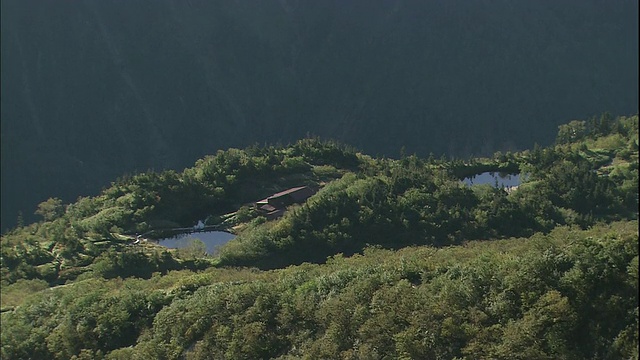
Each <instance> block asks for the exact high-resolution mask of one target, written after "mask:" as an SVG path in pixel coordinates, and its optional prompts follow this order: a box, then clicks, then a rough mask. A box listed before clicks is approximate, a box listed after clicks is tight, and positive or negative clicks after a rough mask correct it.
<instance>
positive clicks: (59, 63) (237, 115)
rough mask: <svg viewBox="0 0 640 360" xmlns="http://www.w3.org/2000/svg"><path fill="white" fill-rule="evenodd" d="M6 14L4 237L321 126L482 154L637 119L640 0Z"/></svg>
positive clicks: (81, 8) (392, 149)
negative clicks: (140, 177) (106, 195)
mask: <svg viewBox="0 0 640 360" xmlns="http://www.w3.org/2000/svg"><path fill="white" fill-rule="evenodd" d="M1 6H2V11H1V16H2V31H1V36H2V39H1V41H0V44H1V46H2V51H1V53H2V67H1V69H0V70H1V71H2V74H1V75H2V94H3V96H2V98H1V105H2V106H1V112H2V114H1V118H2V131H1V133H2V151H1V152H0V153H1V154H2V155H1V156H2V161H1V164H2V197H1V198H2V211H1V216H2V221H1V224H2V230H3V231H4V230H6V229H8V228H11V227H13V226H14V224H15V220H16V218H17V215H18V211H22V215H23V217H24V219H25V220H26V221H27V222H31V221H32V220H35V218H33V217H32V212H33V210H34V209H35V206H36V204H38V203H40V202H42V201H43V200H45V199H47V198H48V197H58V198H61V199H63V200H64V201H65V202H71V201H74V200H75V199H76V198H77V197H78V196H89V195H91V196H93V195H96V194H97V193H99V189H101V188H103V187H105V186H108V184H109V181H111V180H112V179H113V178H115V177H116V176H119V175H121V174H124V173H136V172H140V171H146V170H147V169H155V170H157V171H161V170H164V169H182V168H184V167H186V166H189V164H190V162H191V161H192V160H193V159H195V158H199V157H202V156H204V155H205V154H207V153H210V152H212V151H214V150H215V149H226V148H229V147H239V148H244V147H246V146H248V145H251V144H254V143H259V144H264V143H267V144H274V143H277V142H278V141H281V142H282V143H289V142H293V141H295V140H296V139H299V138H301V137H303V136H305V134H307V133H310V134H312V135H318V136H321V137H323V138H333V139H337V140H340V141H343V142H345V143H348V144H352V145H354V146H356V147H358V148H359V149H361V150H363V151H364V152H366V153H368V154H372V155H382V154H386V155H387V156H397V155H398V152H399V150H400V148H401V147H402V146H403V145H404V146H405V147H406V150H407V152H408V153H416V154H418V155H420V156H427V155H428V154H429V153H430V152H433V153H434V154H436V157H440V155H441V154H443V153H446V154H447V155H448V156H468V155H470V154H476V155H477V154H482V155H485V156H486V155H489V154H492V153H493V152H495V151H497V150H500V151H507V150H512V151H513V150H521V149H526V148H531V147H532V146H533V143H534V142H538V143H540V144H543V145H548V144H550V143H551V142H552V141H553V135H554V129H555V127H556V126H557V125H559V124H561V123H563V122H565V121H567V119H584V118H587V117H589V116H592V115H594V114H598V113H600V112H602V111H611V112H612V113H615V114H633V113H636V112H637V111H638V107H637V98H638V81H637V79H638V17H637V13H638V2H637V1H632V0H620V1H614V2H602V1H591V0H588V1H570V2H554V3H551V2H517V3H514V2H512V1H491V2H486V1H484V2H483V1H477V2H472V3H462V2H456V1H453V2H449V1H447V2H441V1H426V2H415V1H409V2H407V1H384V2H381V3H378V4H375V5H373V4H371V3H370V2H369V1H355V0H350V1H323V2H322V3H315V2H306V1H290V0H287V1H262V2H259V3H258V4H251V5H249V4H247V3H242V2H220V1H213V2H194V1H191V2H184V1H170V0H165V1H155V2H153V3H149V4H141V3H131V2H105V1H97V0H87V1H82V2H73V3H64V4H60V3H52V2H50V1H37V0H27V1H3V2H2V5H1ZM396 139H402V144H399V143H397V140H396ZM212 149H214V150H212Z"/></svg>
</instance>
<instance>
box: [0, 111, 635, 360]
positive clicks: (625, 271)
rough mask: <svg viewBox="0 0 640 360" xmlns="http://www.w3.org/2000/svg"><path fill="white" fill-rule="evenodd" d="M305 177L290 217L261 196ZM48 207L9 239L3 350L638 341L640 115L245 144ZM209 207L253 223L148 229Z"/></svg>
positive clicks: (298, 353) (575, 351)
mask: <svg viewBox="0 0 640 360" xmlns="http://www.w3.org/2000/svg"><path fill="white" fill-rule="evenodd" d="M514 170H516V171H518V172H520V173H522V174H526V177H525V181H524V183H523V184H521V185H520V186H519V187H518V189H517V190H514V191H506V190H505V189H502V188H496V187H493V186H491V185H476V186H471V187H469V186H466V185H464V184H463V183H462V182H461V181H460V179H461V177H464V176H467V175H468V174H470V173H471V174H472V173H474V172H476V171H477V172H483V171H496V172H499V171H508V172H513V171H514ZM299 185H308V186H314V187H315V188H317V189H319V191H318V192H317V193H316V194H315V195H313V196H312V197H311V198H309V199H308V200H307V201H306V202H305V203H303V204H296V205H292V206H290V207H289V208H288V209H287V211H286V213H285V214H284V216H282V217H281V218H278V219H274V220H267V219H266V218H264V217H262V216H260V215H259V213H258V212H256V211H255V210H254V209H253V207H252V205H251V202H252V201H256V200H259V199H262V198H264V197H266V196H268V195H270V194H273V193H275V192H277V191H281V190H283V189H286V188H289V187H292V186H299ZM36 213H37V214H38V215H40V216H42V218H43V220H42V221H41V222H38V223H34V224H30V225H26V226H23V227H18V228H16V229H14V230H12V231H10V232H9V233H7V234H5V235H3V237H2V258H1V261H2V273H1V275H2V278H1V281H2V289H1V291H2V304H1V306H2V329H3V331H2V333H1V336H2V337H1V339H2V353H1V354H2V358H3V359H23V358H43V359H44V358H51V359H71V358H75V359H101V358H107V359H128V358H143V359H147V358H148V359H178V358H193V359H209V358H229V359H270V358H273V359H292V358H309V359H315V358H329V359H362V358H364V359H368V358H380V359H383V358H389V359H391V358H393V359H396V358H397V359H402V358H406V359H410V358H411V359H431V358H433V359H436V358H441V359H453V358H459V359H463V358H468V359H472V358H491V359H514V358H521V359H541V358H562V359H591V358H599V359H620V358H625V359H627V358H631V359H637V358H638V240H639V239H638V222H637V215H638V117H637V115H636V116H632V117H618V118H613V117H611V116H609V115H607V114H605V115H602V116H600V117H596V118H593V119H589V120H587V121H573V122H570V123H569V124H567V125H563V126H561V127H560V129H559V133H558V141H557V144H556V145H555V146H552V147H548V148H540V147H535V148H534V149H531V150H527V151H524V152H518V153H508V154H496V155H495V156H494V157H493V158H492V159H469V160H456V159H454V160H445V159H433V158H429V159H422V158H419V157H417V156H403V157H402V158H400V159H397V160H395V159H386V158H380V159H379V158H372V157H369V156H367V155H363V154H361V153H358V152H357V151H355V150H353V149H350V148H348V147H345V146H342V145H339V144H336V143H332V142H325V141H321V140H318V139H305V140H301V141H299V142H297V143H295V144H292V145H289V146H285V147H251V148H247V149H244V150H239V149H230V150H227V151H219V152H218V153H217V154H215V155H212V156H209V157H205V158H203V159H201V160H198V161H197V162H196V164H195V166H194V167H192V168H188V169H185V170H184V171H183V172H181V173H178V172H175V171H168V172H162V173H154V172H148V173H141V174H137V175H133V176H129V177H125V178H121V179H118V180H117V181H115V182H114V183H113V184H112V186H110V187H109V188H107V189H105V190H104V191H103V192H102V193H101V194H100V195H99V196H97V197H93V198H80V199H78V201H77V202H75V203H72V204H63V203H62V202H61V201H59V200H57V199H49V200H48V201H45V202H43V203H42V204H40V206H39V207H38V209H37V211H36ZM201 219H207V223H208V225H216V226H219V227H221V228H226V229H231V230H232V231H235V232H236V233H237V235H238V236H237V237H236V238H235V239H234V240H231V241H230V242H229V243H227V245H225V246H223V247H222V248H221V249H220V252H219V254H218V255H217V256H215V257H211V256H208V255H206V254H205V252H204V251H203V250H202V244H196V245H194V246H193V247H190V248H186V249H180V250H169V249H165V248H162V247H159V246H157V245H155V244H153V243H152V242H151V241H145V242H141V243H134V241H133V240H134V239H135V234H137V233H149V231H151V230H154V231H157V230H163V229H169V228H174V227H184V226H187V227H188V226H192V225H193V224H194V223H196V222H197V221H198V220H201Z"/></svg>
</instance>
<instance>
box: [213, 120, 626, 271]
mask: <svg viewBox="0 0 640 360" xmlns="http://www.w3.org/2000/svg"><path fill="white" fill-rule="evenodd" d="M602 119H604V120H599V121H598V122H596V123H597V124H602V123H606V124H607V125H606V126H605V125H600V126H599V127H595V125H593V126H594V130H593V131H592V135H590V139H591V140H593V139H599V141H600V142H606V139H607V138H612V137H619V136H623V138H622V139H623V143H624V146H621V147H617V148H614V149H599V148H594V144H587V143H586V142H585V139H581V141H582V142H581V143H572V144H570V145H567V146H563V145H561V146H557V147H549V148H546V149H542V148H540V147H536V148H534V149H533V150H532V151H527V152H525V153H521V154H505V155H503V154H496V157H495V159H492V161H485V162H484V164H483V163H482V162H479V161H478V160H476V161H470V162H468V163H465V162H464V161H461V160H455V161H449V162H446V161H436V160H433V159H427V160H423V159H420V158H418V157H416V156H409V157H404V158H402V159H400V160H389V159H378V160H371V161H369V162H367V161H365V160H364V159H363V163H362V165H361V169H363V171H361V172H360V173H348V174H346V175H344V176H343V177H342V178H341V179H339V180H336V181H334V182H332V183H331V184H329V185H328V186H326V187H325V188H323V189H322V190H321V191H320V192H319V193H318V194H317V195H316V196H314V197H313V198H311V199H310V200H309V201H308V202H306V203H305V204H303V205H302V206H300V207H296V208H293V209H292V210H291V211H289V212H288V213H287V214H286V215H285V216H284V218H283V219H282V220H280V221H279V222H277V223H272V222H264V221H256V222H254V223H253V224H252V225H253V226H251V227H250V228H249V229H247V230H246V231H244V232H243V233H241V234H240V236H239V238H238V239H237V240H235V241H232V242H230V243H229V244H228V245H227V246H226V247H223V248H222V250H221V264H224V265H236V266H237V265H241V266H258V267H261V268H278V267H283V266H287V265H291V264H300V263H302V262H305V261H307V262H322V261H323V260H324V259H325V258H326V257H327V256H330V255H332V254H335V253H344V254H347V255H352V254H354V253H357V252H359V251H361V250H362V249H363V248H364V247H366V246H367V245H368V244H377V245H382V246H384V247H389V248H400V247H404V246H407V245H424V244H428V245H438V246H441V245H452V244H459V243H460V242H461V241H464V240H471V239H489V238H496V237H498V238H500V237H509V236H529V235H531V234H533V233H535V232H539V231H543V232H544V231H549V230H551V229H552V228H553V227H555V226H557V225H579V226H582V227H588V226H590V225H593V224H594V223H595V222H596V221H611V220H616V219H623V218H634V217H636V216H637V209H638V197H637V196H638V184H637V180H638V175H637V157H636V161H635V162H634V161H629V160H630V159H631V158H630V157H629V156H627V159H623V158H622V157H619V156H618V154H619V153H624V150H625V149H626V148H629V147H633V144H636V145H635V146H636V150H635V154H637V141H638V140H637V134H638V118H637V116H636V117H632V118H618V119H609V118H608V117H607V116H606V115H603V117H602ZM560 133H562V131H560ZM596 150H597V151H601V152H602V151H604V152H606V153H607V154H608V155H607V156H606V160H605V161H604V163H603V162H602V161H601V159H600V158H599V157H593V156H589V154H592V153H594V151H596ZM636 156H637V155H636ZM608 163H616V164H617V165H619V166H617V167H616V171H615V176H608V175H609V174H608V173H606V172H607V171H608V172H611V171H612V170H611V169H604V170H603V165H606V164H608ZM491 167H493V169H494V170H496V171H498V170H503V171H504V170H507V169H511V170H512V171H513V169H519V170H520V171H521V173H522V174H523V176H522V177H523V178H525V180H524V183H523V184H522V185H521V186H520V187H519V188H518V189H517V190H516V191H511V192H508V191H505V189H501V188H497V187H493V186H491V185H483V186H474V187H471V188H469V187H465V186H463V185H461V184H460V179H459V178H458V177H459V176H460V175H461V174H464V173H465V172H468V170H465V168H471V169H476V170H478V169H486V168H491Z"/></svg>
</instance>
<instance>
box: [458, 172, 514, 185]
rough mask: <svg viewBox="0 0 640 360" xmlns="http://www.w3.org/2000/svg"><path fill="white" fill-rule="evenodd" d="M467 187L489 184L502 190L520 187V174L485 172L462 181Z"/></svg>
mask: <svg viewBox="0 0 640 360" xmlns="http://www.w3.org/2000/svg"><path fill="white" fill-rule="evenodd" d="M462 181H463V182H464V183H465V184H467V185H482V184H489V185H493V186H496V185H497V187H499V188H502V187H505V188H509V187H513V186H518V185H520V174H500V173H495V172H485V173H482V174H478V175H476V176H472V177H468V178H464V180H462Z"/></svg>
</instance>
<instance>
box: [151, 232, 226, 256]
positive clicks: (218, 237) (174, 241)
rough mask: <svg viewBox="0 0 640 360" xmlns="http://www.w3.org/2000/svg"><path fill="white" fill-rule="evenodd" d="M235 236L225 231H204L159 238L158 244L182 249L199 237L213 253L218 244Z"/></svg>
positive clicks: (208, 250)
mask: <svg viewBox="0 0 640 360" xmlns="http://www.w3.org/2000/svg"><path fill="white" fill-rule="evenodd" d="M234 237H236V236H235V235H234V234H231V233H228V232H224V231H202V232H192V233H188V234H180V235H176V236H173V237H169V238H164V239H159V240H158V244H160V245H162V246H165V247H168V248H171V249H181V248H185V247H187V246H189V245H190V244H191V243H192V242H193V241H194V240H195V239H198V240H200V241H202V242H203V243H204V244H205V246H206V247H207V254H209V255H213V254H214V253H215V252H216V248H217V247H218V246H220V245H224V244H226V243H227V242H228V241H229V240H231V239H233V238H234Z"/></svg>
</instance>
